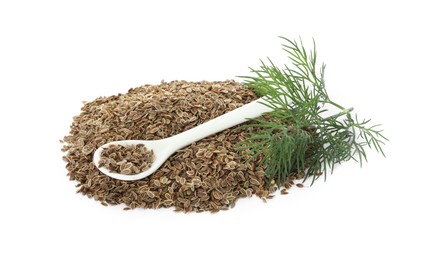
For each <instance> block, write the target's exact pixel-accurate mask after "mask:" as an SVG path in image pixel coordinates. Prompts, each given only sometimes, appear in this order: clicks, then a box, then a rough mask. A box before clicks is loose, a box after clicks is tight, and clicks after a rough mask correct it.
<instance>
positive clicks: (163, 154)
mask: <svg viewBox="0 0 440 260" xmlns="http://www.w3.org/2000/svg"><path fill="white" fill-rule="evenodd" d="M169 139H170V138H166V139H161V140H151V141H146V140H123V141H114V142H110V143H106V144H104V145H103V146H101V147H99V148H98V149H97V150H96V151H95V154H94V155H93V163H94V164H95V165H96V167H98V166H99V161H100V160H101V153H102V151H103V150H104V148H107V147H109V146H110V145H122V146H131V145H138V144H142V145H144V146H145V147H146V148H147V149H148V150H151V151H153V161H152V163H151V166H150V168H148V169H147V170H146V171H143V172H140V173H138V174H132V175H127V174H120V173H116V172H110V171H109V169H107V168H105V167H98V169H99V170H100V171H101V172H102V173H104V174H105V175H107V176H110V177H112V178H115V179H118V180H124V181H134V180H139V179H142V178H145V177H146V176H148V175H150V174H152V173H154V172H155V171H156V170H157V169H159V167H160V166H161V165H162V164H163V163H164V162H165V161H166V160H167V159H168V157H170V156H171V155H172V154H173V153H174V152H175V150H173V149H172V147H173V146H172V145H171V144H170V140H169ZM167 148H168V149H167Z"/></svg>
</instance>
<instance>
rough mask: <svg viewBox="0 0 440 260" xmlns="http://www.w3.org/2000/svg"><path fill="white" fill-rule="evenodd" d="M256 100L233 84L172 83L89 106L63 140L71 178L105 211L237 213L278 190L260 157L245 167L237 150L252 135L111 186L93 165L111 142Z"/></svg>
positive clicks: (175, 129)
mask: <svg viewBox="0 0 440 260" xmlns="http://www.w3.org/2000/svg"><path fill="white" fill-rule="evenodd" d="M256 98H257V97H256V95H255V93H254V92H253V91H252V90H250V89H249V88H247V87H246V86H244V85H242V84H240V83H236V82H235V81H223V82H206V81H203V82H186V81H172V82H169V83H166V82H162V83H161V84H160V85H145V86H142V87H138V88H134V89H130V90H129V91H128V93H126V94H119V95H114V96H110V97H100V98H97V99H96V100H94V101H92V102H87V103H85V104H84V106H83V107H82V109H81V113H80V114H79V115H78V116H75V117H74V121H73V123H72V125H71V131H70V134H69V135H68V136H66V137H65V138H64V139H63V141H64V147H63V149H62V150H63V151H65V152H66V155H65V156H64V160H65V161H66V162H67V165H66V168H67V170H68V174H67V175H68V176H69V177H70V180H75V181H78V182H79V189H78V192H80V193H82V194H84V195H87V196H88V197H91V198H95V199H96V200H98V201H101V202H103V203H105V204H109V205H117V204H125V205H126V208H125V209H134V208H160V207H165V208H168V207H174V208H175V211H183V212H190V211H196V212H203V211H211V212H218V211H220V210H225V209H228V208H230V207H234V206H235V202H236V200H237V199H238V198H243V197H247V196H252V195H254V194H255V195H257V196H259V197H261V198H263V199H264V200H265V198H267V197H269V198H272V196H270V194H271V193H273V192H274V191H275V190H276V187H275V186H274V185H273V184H269V185H268V186H266V185H265V180H264V177H263V173H264V169H262V168H259V167H257V165H258V163H259V160H260V159H261V158H257V159H256V160H254V161H251V162H248V163H246V159H247V158H246V151H237V150H236V149H235V147H236V144H237V143H238V142H240V141H241V140H244V139H245V138H246V137H248V135H249V131H251V130H250V129H248V128H247V129H243V128H238V127H233V128H230V129H227V130H225V131H222V132H220V133H218V134H216V135H212V136H209V137H207V138H204V139H202V140H200V141H198V142H196V143H193V144H191V145H190V146H188V147H185V148H183V149H181V150H179V151H177V152H176V153H175V154H173V155H172V156H171V157H170V158H169V159H168V160H167V161H166V162H165V163H164V164H163V165H162V166H161V167H160V168H159V169H158V170H157V171H156V172H155V173H154V174H152V175H150V176H148V177H146V178H144V179H141V180H138V181H121V180H116V179H112V178H110V177H108V176H106V175H104V174H102V173H101V172H100V171H99V170H98V169H97V168H96V167H95V166H94V164H93V160H92V158H93V154H94V152H95V150H96V149H97V147H99V146H101V145H103V144H105V143H107V142H111V141H118V140H157V139H162V138H166V137H169V136H172V135H175V134H178V133H180V132H183V131H185V130H188V129H191V128H193V127H195V126H197V125H199V124H202V123H204V122H206V121H208V120H210V119H213V118H215V117H218V116H220V115H222V114H224V113H226V112H228V111H231V110H233V109H235V108H237V107H240V106H242V105H244V104H246V103H248V102H251V101H253V100H255V99H256ZM243 156H244V157H243ZM109 157H110V156H109ZM110 158H111V157H110ZM113 159H114V158H113ZM115 161H116V164H117V163H118V162H117V160H115ZM127 162H128V161H127ZM112 163H113V161H112ZM121 165H122V164H121ZM124 167H126V168H130V169H131V168H133V167H136V166H134V165H132V166H127V165H125V166H124ZM124 169H125V168H124Z"/></svg>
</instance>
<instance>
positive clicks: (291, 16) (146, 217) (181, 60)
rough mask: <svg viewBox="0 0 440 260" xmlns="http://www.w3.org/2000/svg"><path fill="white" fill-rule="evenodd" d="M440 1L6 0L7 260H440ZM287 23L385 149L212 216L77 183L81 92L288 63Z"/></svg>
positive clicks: (1, 67) (1, 23)
mask: <svg viewBox="0 0 440 260" xmlns="http://www.w3.org/2000/svg"><path fill="white" fill-rule="evenodd" d="M435 2H436V1H420V0H418V1H365V2H364V3H361V2H360V1H357V2H355V1H304V2H303V3H301V2H298V1H274V0H272V1H255V0H254V1H225V0H222V1H199V2H197V1H154V2H153V1H119V2H116V1H28V2H25V1H1V2H0V95H1V101H0V113H1V114H0V115H1V127H0V136H1V138H2V143H1V146H0V154H1V156H0V160H1V163H0V172H1V175H0V176H1V179H0V183H1V187H0V195H1V196H0V198H1V200H2V204H1V214H0V219H1V222H0V238H1V242H0V258H1V259H43V258H44V259H54V258H55V257H57V258H59V259H92V257H93V258H95V259H141V258H143V259H147V258H148V259H269V258H270V259H272V258H273V259H278V258H283V259H293V258H296V259H402V258H404V257H405V258H407V259H440V253H439V249H438V246H439V244H440V235H439V234H440V224H439V219H440V214H439V211H438V210H439V198H440V187H439V185H440V177H439V176H440V172H439V169H438V160H439V158H438V156H439V151H438V149H439V138H438V133H437V131H438V128H437V126H436V125H437V123H438V118H437V116H438V106H437V105H436V103H437V102H438V100H439V98H438V95H437V94H436V93H438V92H437V90H438V89H439V87H440V86H439V58H440V51H439V46H440V40H439V29H438V24H440V19H439V13H438V10H439V9H438V8H437V7H436V6H435V5H434V3H435ZM279 35H283V36H286V37H289V38H292V39H293V38H294V39H298V37H299V36H301V37H302V38H303V40H304V42H305V43H306V44H308V46H310V42H311V39H312V37H313V38H314V39H315V40H316V43H317V48H318V53H319V55H320V59H321V60H322V61H325V63H326V64H327V71H326V78H327V89H328V92H329V94H330V96H331V97H332V98H333V99H334V100H336V101H339V102H340V103H342V104H345V105H346V106H347V107H349V106H354V107H355V109H356V112H357V113H358V114H359V115H360V116H363V117H371V118H373V120H374V122H377V123H382V124H383V128H384V129H385V134H386V136H387V137H389V139H390V142H389V143H388V144H387V145H386V147H385V152H386V154H387V157H386V158H382V157H380V156H378V155H376V154H375V153H374V152H370V153H369V158H370V160H369V163H368V164H366V165H364V167H363V168H359V167H358V165H356V164H355V163H351V162H349V163H346V164H343V165H341V166H339V167H337V169H336V170H335V173H334V174H333V175H332V176H330V177H329V178H328V180H327V182H325V183H324V182H323V181H320V182H318V184H316V185H314V186H312V187H311V188H304V189H293V190H290V194H289V195H287V196H280V195H277V196H276V197H275V199H273V200H272V201H270V202H269V203H267V204H264V203H263V202H261V201H260V200H259V199H257V198H252V199H243V200H240V201H239V202H238V203H237V206H236V207H235V208H234V209H232V210H230V211H226V212H220V213H218V214H181V213H175V212H173V211H172V210H169V209H164V210H135V211H129V212H126V211H122V207H103V206H101V205H100V204H99V203H96V202H95V201H93V200H90V199H88V198H86V197H83V196H81V195H79V194H76V193H75V190H76V189H75V187H74V186H75V183H74V182H70V181H69V180H68V178H67V177H66V176H65V175H66V173H67V172H66V170H65V168H64V162H63V161H62V160H61V157H62V153H61V152H60V146H61V145H60V144H59V142H58V140H59V139H61V138H62V137H63V136H64V135H66V134H67V133H68V131H69V126H70V123H71V121H72V117H73V116H74V115H76V114H78V113H79V110H80V107H81V106H82V104H81V101H82V100H93V99H94V98H96V97H99V96H107V95H112V94H116V93H124V92H126V91H127V90H128V89H129V88H131V87H137V86H140V85H143V84H147V83H151V84H156V83H159V82H160V81H161V80H162V79H163V80H166V81H171V80H175V79H185V80H193V81H199V80H225V79H234V78H235V76H238V75H248V66H256V65H258V59H259V58H264V57H266V56H270V57H271V58H272V59H274V60H283V57H284V56H283V53H282V52H281V50H280V44H281V41H280V39H278V38H277V36H279ZM235 79H237V78H235ZM435 247H437V248H435ZM84 257H85V258H84Z"/></svg>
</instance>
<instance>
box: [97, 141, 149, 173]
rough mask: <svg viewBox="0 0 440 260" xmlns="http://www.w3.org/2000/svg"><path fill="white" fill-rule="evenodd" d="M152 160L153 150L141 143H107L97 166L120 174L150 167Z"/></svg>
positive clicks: (138, 171)
mask: <svg viewBox="0 0 440 260" xmlns="http://www.w3.org/2000/svg"><path fill="white" fill-rule="evenodd" d="M152 162H153V151H151V150H148V148H147V147H145V146H144V145H143V144H137V145H129V146H123V145H109V146H108V147H105V148H104V149H102V153H101V159H100V160H99V165H98V166H99V167H105V168H107V169H108V170H109V171H110V172H116V173H120V174H126V175H130V174H137V173H140V172H143V171H146V170H148V168H150V166H151V163H152Z"/></svg>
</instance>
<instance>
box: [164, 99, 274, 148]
mask: <svg viewBox="0 0 440 260" xmlns="http://www.w3.org/2000/svg"><path fill="white" fill-rule="evenodd" d="M262 102H267V101H266V100H265V99H264V97H263V98H259V99H257V100H255V101H252V102H251V103H248V104H246V105H243V106H241V107H239V108H236V109H234V110H232V111H230V112H228V113H226V114H223V115H221V116H219V117H216V118H214V119H211V120H209V121H208V122H206V123H203V124H201V125H198V126H196V127H193V128H191V129H189V130H187V131H185V132H182V133H180V134H177V135H174V136H172V137H170V138H169V141H170V142H169V143H170V144H171V145H172V146H174V147H173V148H174V149H176V150H178V149H181V148H183V147H185V146H188V145H189V144H191V143H193V142H196V141H198V140H200V139H203V138H205V137H207V136H210V135H212V134H215V133H218V132H220V131H223V130H225V129H228V128H230V127H233V126H235V125H238V124H241V123H243V122H246V121H248V120H250V119H252V118H255V117H259V116H261V115H262V114H264V113H266V112H269V111H272V110H273V109H272V108H271V107H268V106H266V105H264V104H262Z"/></svg>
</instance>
